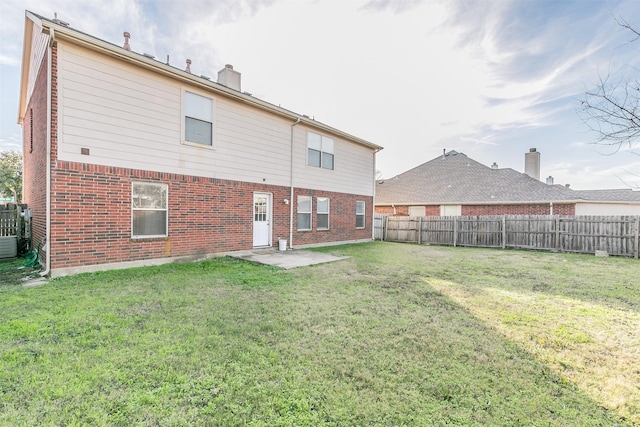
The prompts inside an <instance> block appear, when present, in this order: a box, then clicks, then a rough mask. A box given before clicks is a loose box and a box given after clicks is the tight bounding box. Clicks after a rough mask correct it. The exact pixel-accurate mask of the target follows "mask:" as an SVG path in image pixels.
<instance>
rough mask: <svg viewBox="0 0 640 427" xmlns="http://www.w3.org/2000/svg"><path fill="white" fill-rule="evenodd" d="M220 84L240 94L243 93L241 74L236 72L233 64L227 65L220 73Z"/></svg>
mask: <svg viewBox="0 0 640 427" xmlns="http://www.w3.org/2000/svg"><path fill="white" fill-rule="evenodd" d="M218 83H220V84H221V85H225V86H226V87H229V88H231V89H235V90H237V91H238V92H240V91H241V89H240V73H239V72H237V71H235V70H234V69H233V65H231V64H227V65H225V66H224V68H223V69H222V70H220V71H218Z"/></svg>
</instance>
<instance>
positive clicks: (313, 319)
mask: <svg viewBox="0 0 640 427" xmlns="http://www.w3.org/2000/svg"><path fill="white" fill-rule="evenodd" d="M319 250H322V251H328V252H333V253H336V254H340V255H349V256H351V258H350V259H348V260H344V261H339V262H336V263H330V264H322V265H317V266H312V267H305V268H299V269H294V270H288V271H285V270H280V269H277V268H273V267H268V266H261V265H256V264H253V263H249V262H245V261H239V260H235V259H231V258H219V259H214V260H210V261H206V262H200V263H193V264H171V265H165V266H160V267H149V268H142V269H131V270H123V271H113V272H106V273H95V274H85V275H79V276H75V277H68V278H60V279H55V280H52V281H51V282H50V283H49V284H48V285H46V286H42V287H38V288H23V287H20V286H0V313H2V314H0V425H11V426H16V425H123V426H124V425H126V426H130V425H141V426H144V425H167V426H169V425H175V426H179V425H225V426H227V425H232V426H233V425H255V426H267V425H268V426H299V425H314V426H315V425H334V426H342V425H411V426H413V425H464V426H468V425H478V426H480V425H505V426H514V425H527V426H530V425H534V426H536V425H540V426H542V425H544V426H548V425H562V426H564V425H576V426H578V425H579V426H631V425H638V424H640V418H638V414H640V401H639V399H640V388H639V387H640V381H638V378H640V376H639V375H640V372H638V369H640V368H638V366H640V360H639V359H640V356H639V354H638V352H639V351H640V343H639V342H638V339H639V338H638V337H640V333H639V332H640V331H638V325H640V322H639V321H638V320H640V318H639V316H640V283H639V280H638V277H640V263H639V262H638V261H637V260H629V259H620V258H606V259H605V258H595V257H591V256H584V255H566V254H550V253H534V252H520V251H494V250H482V249H465V248H443V247H429V246H416V245H402V244H392V243H379V242H378V243H371V244H361V245H348V246H340V247H329V248H322V249H319ZM2 274H3V272H2V271H0V277H2ZM2 283H5V282H4V280H3V282H2Z"/></svg>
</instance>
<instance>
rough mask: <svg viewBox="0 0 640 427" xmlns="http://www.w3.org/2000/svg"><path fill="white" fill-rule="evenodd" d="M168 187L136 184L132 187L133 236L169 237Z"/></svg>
mask: <svg viewBox="0 0 640 427" xmlns="http://www.w3.org/2000/svg"><path fill="white" fill-rule="evenodd" d="M167 191H168V189H167V185H166V184H156V183H148V182H134V183H133V184H132V186H131V209H132V215H131V217H132V219H131V222H132V224H131V230H132V232H131V235H132V236H133V237H166V236H167Z"/></svg>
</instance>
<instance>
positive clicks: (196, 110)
mask: <svg viewBox="0 0 640 427" xmlns="http://www.w3.org/2000/svg"><path fill="white" fill-rule="evenodd" d="M184 140H185V141H188V142H195V143H196V144H202V145H213V100H212V99H211V98H206V97H204V96H200V95H196V94H195V93H191V92H185V93H184Z"/></svg>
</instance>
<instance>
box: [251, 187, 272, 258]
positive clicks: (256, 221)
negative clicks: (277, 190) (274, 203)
mask: <svg viewBox="0 0 640 427" xmlns="http://www.w3.org/2000/svg"><path fill="white" fill-rule="evenodd" d="M253 246H254V247H258V246H271V195H270V194H267V193H254V194H253Z"/></svg>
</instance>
